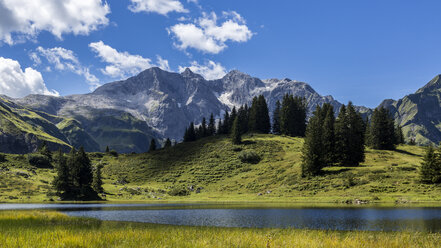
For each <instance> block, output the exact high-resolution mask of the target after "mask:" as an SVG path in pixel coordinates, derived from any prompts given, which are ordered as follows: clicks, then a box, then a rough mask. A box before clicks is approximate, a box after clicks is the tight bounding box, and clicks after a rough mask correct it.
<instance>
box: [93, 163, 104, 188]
mask: <svg viewBox="0 0 441 248" xmlns="http://www.w3.org/2000/svg"><path fill="white" fill-rule="evenodd" d="M102 168H103V166H102V164H98V165H97V166H96V167H95V169H94V170H93V180H92V189H93V190H94V191H95V192H96V193H99V194H101V193H104V188H103V179H102V172H101V170H102Z"/></svg>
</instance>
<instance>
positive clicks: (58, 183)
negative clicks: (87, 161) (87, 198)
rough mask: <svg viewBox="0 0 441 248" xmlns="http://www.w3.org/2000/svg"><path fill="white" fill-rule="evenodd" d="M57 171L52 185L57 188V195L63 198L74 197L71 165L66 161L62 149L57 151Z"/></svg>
mask: <svg viewBox="0 0 441 248" xmlns="http://www.w3.org/2000/svg"><path fill="white" fill-rule="evenodd" d="M55 162H56V163H55V171H56V175H55V178H54V181H53V182H52V185H53V186H54V188H55V191H56V195H57V196H59V197H60V198H61V200H68V199H71V198H73V197H72V195H71V192H70V190H71V187H72V185H71V178H70V171H69V167H68V166H67V163H66V158H65V157H64V154H63V152H62V151H61V149H60V150H59V151H58V152H57V156H56V160H55Z"/></svg>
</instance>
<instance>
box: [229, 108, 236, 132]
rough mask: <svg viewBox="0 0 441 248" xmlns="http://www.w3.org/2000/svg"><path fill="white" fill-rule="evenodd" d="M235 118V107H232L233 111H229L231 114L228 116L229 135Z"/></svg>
mask: <svg viewBox="0 0 441 248" xmlns="http://www.w3.org/2000/svg"><path fill="white" fill-rule="evenodd" d="M236 117H237V110H236V106H233V109H232V110H231V114H230V120H229V124H228V133H231V132H232V130H233V122H234V120H235V119H236Z"/></svg>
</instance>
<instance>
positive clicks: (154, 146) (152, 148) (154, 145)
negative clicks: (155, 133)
mask: <svg viewBox="0 0 441 248" xmlns="http://www.w3.org/2000/svg"><path fill="white" fill-rule="evenodd" d="M155 150H156V140H155V139H152V140H151V141H150V147H149V152H153V151H155Z"/></svg>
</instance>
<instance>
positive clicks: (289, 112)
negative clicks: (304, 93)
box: [280, 94, 306, 137]
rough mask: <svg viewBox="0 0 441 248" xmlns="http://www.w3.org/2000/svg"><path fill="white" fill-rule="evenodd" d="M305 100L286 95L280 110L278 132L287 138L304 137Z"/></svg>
mask: <svg viewBox="0 0 441 248" xmlns="http://www.w3.org/2000/svg"><path fill="white" fill-rule="evenodd" d="M305 131H306V100H305V99H304V98H300V97H293V96H292V95H288V94H286V95H285V96H284V97H283V101H282V107H281V109H280V132H281V133H282V134H284V135H288V136H292V137H295V136H299V137H303V136H305Z"/></svg>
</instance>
